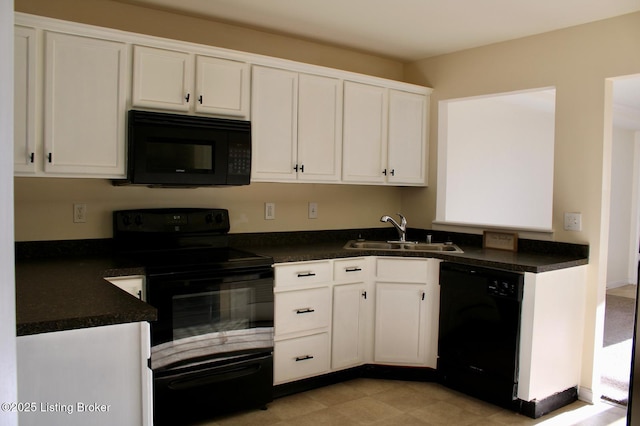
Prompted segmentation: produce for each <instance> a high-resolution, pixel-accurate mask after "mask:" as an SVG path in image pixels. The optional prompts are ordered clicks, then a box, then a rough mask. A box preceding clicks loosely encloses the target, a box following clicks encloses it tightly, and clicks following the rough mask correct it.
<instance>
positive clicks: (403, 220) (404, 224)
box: [398, 213, 407, 227]
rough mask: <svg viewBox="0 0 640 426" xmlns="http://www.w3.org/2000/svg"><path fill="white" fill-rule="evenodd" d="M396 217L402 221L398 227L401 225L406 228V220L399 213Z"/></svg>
mask: <svg viewBox="0 0 640 426" xmlns="http://www.w3.org/2000/svg"><path fill="white" fill-rule="evenodd" d="M398 216H400V219H401V221H402V222H401V223H400V225H401V226H402V227H405V226H407V219H406V218H405V217H404V216H403V215H402V214H401V213H398Z"/></svg>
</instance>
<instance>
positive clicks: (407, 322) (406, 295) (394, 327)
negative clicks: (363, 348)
mask: <svg viewBox="0 0 640 426" xmlns="http://www.w3.org/2000/svg"><path fill="white" fill-rule="evenodd" d="M425 299H426V286H425V285H424V284H410V283H385V282H378V283H376V320H375V343H374V361H375V362H379V363H392V364H423V363H424V335H425V330H424V328H425V325H424V324H425V320H426V317H425V311H426V309H425V307H424V305H425Z"/></svg>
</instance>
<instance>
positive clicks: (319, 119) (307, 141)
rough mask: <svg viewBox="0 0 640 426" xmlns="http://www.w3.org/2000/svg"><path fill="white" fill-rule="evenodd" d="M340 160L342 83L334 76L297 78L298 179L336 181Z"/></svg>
mask: <svg viewBox="0 0 640 426" xmlns="http://www.w3.org/2000/svg"><path fill="white" fill-rule="evenodd" d="M341 164H342V84H341V81H340V80H338V79H335V78H329V77H321V76H317V75H310V74H300V76H299V78H298V161H297V166H298V179H299V180H303V181H314V182H337V181H339V180H340V165H341Z"/></svg>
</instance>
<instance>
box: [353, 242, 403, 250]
mask: <svg viewBox="0 0 640 426" xmlns="http://www.w3.org/2000/svg"><path fill="white" fill-rule="evenodd" d="M345 248H352V249H360V250H402V244H401V243H386V242H384V241H349V242H348V243H347V247H345Z"/></svg>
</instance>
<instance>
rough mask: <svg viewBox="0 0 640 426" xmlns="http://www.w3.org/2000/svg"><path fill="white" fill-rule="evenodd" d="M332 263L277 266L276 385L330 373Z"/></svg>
mask: <svg viewBox="0 0 640 426" xmlns="http://www.w3.org/2000/svg"><path fill="white" fill-rule="evenodd" d="M331 275H332V274H331V261H329V260H326V261H317V262H298V263H289V264H283V265H276V266H275V290H274V292H275V294H274V303H275V314H274V325H275V338H274V340H275V344H274V357H273V358H274V361H273V363H274V367H273V368H274V370H273V382H274V384H276V385H277V384H282V383H287V382H290V381H293V380H299V379H304V378H307V377H313V376H317V375H320V374H324V373H327V372H329V366H330V359H331V351H330V347H331V341H330V337H329V330H330V325H331V291H330V288H329V284H330V281H331Z"/></svg>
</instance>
